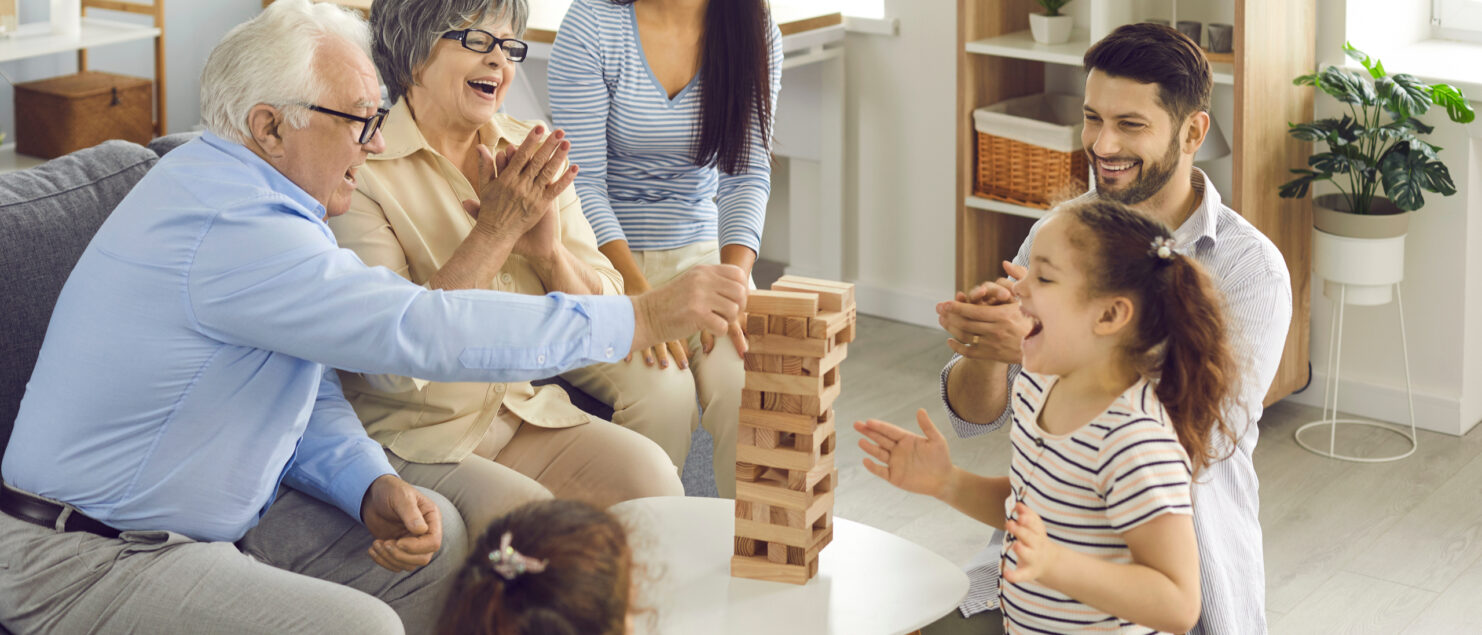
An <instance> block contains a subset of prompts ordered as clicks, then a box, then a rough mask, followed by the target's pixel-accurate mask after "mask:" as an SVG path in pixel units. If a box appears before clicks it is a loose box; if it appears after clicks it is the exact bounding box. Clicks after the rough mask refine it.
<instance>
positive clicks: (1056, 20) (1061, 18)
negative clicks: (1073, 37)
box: [1029, 0, 1074, 44]
mask: <svg viewBox="0 0 1482 635" xmlns="http://www.w3.org/2000/svg"><path fill="white" fill-rule="evenodd" d="M1035 1H1036V2H1038V3H1039V6H1041V7H1044V8H1045V12H1044V14H1043V15H1041V14H1039V13H1031V14H1029V32H1030V34H1032V35H1034V41H1036V42H1039V43H1040V44H1064V43H1066V42H1069V41H1070V28H1071V26H1073V23H1074V21H1073V19H1072V18H1071V17H1070V16H1068V15H1065V14H1063V13H1060V8H1061V7H1064V6H1065V5H1067V4H1070V0H1035Z"/></svg>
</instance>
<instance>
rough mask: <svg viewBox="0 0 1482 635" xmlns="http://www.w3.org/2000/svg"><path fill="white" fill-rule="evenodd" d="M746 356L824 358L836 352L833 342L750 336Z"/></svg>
mask: <svg viewBox="0 0 1482 635" xmlns="http://www.w3.org/2000/svg"><path fill="white" fill-rule="evenodd" d="M746 345H747V346H749V347H750V348H748V349H747V352H746V354H747V355H751V354H752V353H756V354H758V355H797V356H798V357H823V356H824V355H828V354H829V352H830V351H832V350H834V342H833V340H826V339H825V340H814V339H801V340H800V339H797V338H793V337H787V336H785V335H749V336H747V337H746Z"/></svg>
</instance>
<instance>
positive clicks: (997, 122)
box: [973, 94, 1089, 209]
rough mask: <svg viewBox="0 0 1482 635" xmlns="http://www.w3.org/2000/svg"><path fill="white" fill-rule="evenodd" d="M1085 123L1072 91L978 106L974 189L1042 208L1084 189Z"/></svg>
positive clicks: (1027, 205)
mask: <svg viewBox="0 0 1482 635" xmlns="http://www.w3.org/2000/svg"><path fill="white" fill-rule="evenodd" d="M1081 127H1082V115H1081V100H1080V98H1078V97H1074V96H1070V95H1053V94H1043V95H1030V96H1027V97H1017V98H1014V99H1010V100H1008V101H1004V102H1000V103H997V104H994V105H992V106H987V107H984V108H979V109H977V110H974V111H973V128H974V129H975V130H976V131H977V137H978V165H977V170H976V174H977V178H976V180H975V181H974V184H973V190H974V192H975V193H976V194H977V195H979V196H983V197H985V198H991V199H995V200H999V201H1005V202H1008V203H1014V204H1016V205H1023V206H1026V207H1035V208H1039V209H1046V208H1049V207H1050V205H1052V204H1054V203H1056V202H1059V201H1062V200H1066V199H1069V198H1071V197H1074V196H1077V195H1079V194H1081V193H1083V192H1085V191H1086V189H1087V187H1088V182H1087V179H1088V175H1089V172H1088V170H1089V164H1088V162H1087V161H1086V153H1085V152H1083V151H1082V148H1081Z"/></svg>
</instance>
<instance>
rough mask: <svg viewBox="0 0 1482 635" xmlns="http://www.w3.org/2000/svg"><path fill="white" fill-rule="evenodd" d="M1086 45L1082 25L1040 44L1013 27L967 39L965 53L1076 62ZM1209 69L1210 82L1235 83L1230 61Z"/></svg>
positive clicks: (1088, 37) (1088, 41)
mask: <svg viewBox="0 0 1482 635" xmlns="http://www.w3.org/2000/svg"><path fill="white" fill-rule="evenodd" d="M1088 48H1091V34H1090V32H1089V31H1087V30H1086V29H1076V30H1074V31H1071V36H1070V41H1069V42H1066V43H1064V44H1040V43H1039V42H1035V41H1034V37H1033V36H1031V35H1030V34H1029V31H1015V32H1013V33H1009V34H1006V35H1000V36H997V37H990V38H984V39H981V40H974V41H972V42H968V43H967V52H969V53H975V54H978V55H996V56H998V57H1011V58H1014V59H1020V60H1029V61H1032V62H1046V63H1049V64H1064V65H1067V66H1080V65H1081V61H1082V58H1084V57H1085V55H1086V49H1088ZM1210 70H1211V71H1213V73H1214V83H1216V84H1225V85H1227V86H1234V85H1235V65H1234V64H1228V63H1223V62H1217V63H1211V64H1210Z"/></svg>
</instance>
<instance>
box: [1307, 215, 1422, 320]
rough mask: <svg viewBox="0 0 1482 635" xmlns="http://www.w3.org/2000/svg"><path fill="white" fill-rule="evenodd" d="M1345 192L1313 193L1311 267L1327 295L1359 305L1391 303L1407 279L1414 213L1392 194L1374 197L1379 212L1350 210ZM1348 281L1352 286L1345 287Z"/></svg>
mask: <svg viewBox="0 0 1482 635" xmlns="http://www.w3.org/2000/svg"><path fill="white" fill-rule="evenodd" d="M1347 209H1348V202H1347V200H1346V199H1344V198H1343V196H1342V195H1338V194H1326V195H1323V196H1319V197H1317V198H1315V199H1313V225H1314V226H1315V227H1316V230H1317V231H1315V232H1313V240H1312V272H1313V273H1314V274H1316V275H1318V276H1320V277H1322V279H1323V281H1324V282H1323V296H1325V297H1327V298H1328V299H1329V300H1332V301H1334V302H1338V301H1343V302H1346V303H1347V304H1352V305H1358V306H1375V305H1380V304H1387V303H1389V302H1390V300H1391V299H1392V298H1393V296H1394V285H1395V284H1396V283H1398V282H1400V281H1401V280H1404V279H1405V234H1406V232H1407V231H1408V230H1409V214H1408V213H1405V212H1402V211H1400V210H1399V209H1398V208H1396V207H1395V206H1394V204H1393V203H1391V202H1390V201H1389V200H1388V199H1375V201H1374V205H1373V210H1374V211H1377V212H1380V213H1378V214H1351V213H1349V212H1348V211H1346V210H1347ZM1344 286H1346V287H1347V289H1346V290H1345V289H1344Z"/></svg>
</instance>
